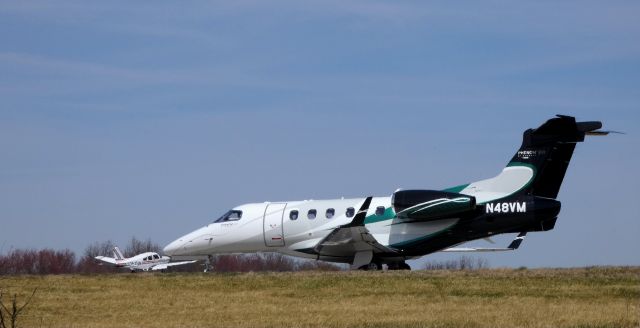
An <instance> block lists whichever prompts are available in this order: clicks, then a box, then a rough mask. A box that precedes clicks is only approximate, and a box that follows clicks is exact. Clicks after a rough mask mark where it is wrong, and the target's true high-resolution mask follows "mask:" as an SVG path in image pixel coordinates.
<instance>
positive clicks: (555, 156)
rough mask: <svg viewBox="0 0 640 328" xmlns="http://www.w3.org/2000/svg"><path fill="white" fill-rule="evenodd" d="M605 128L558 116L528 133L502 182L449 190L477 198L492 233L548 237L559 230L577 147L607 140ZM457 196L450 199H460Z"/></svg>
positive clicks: (499, 177) (495, 179) (497, 179)
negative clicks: (561, 195)
mask: <svg viewBox="0 0 640 328" xmlns="http://www.w3.org/2000/svg"><path fill="white" fill-rule="evenodd" d="M601 127H602V123H600V122H596V121H594V122H576V119H575V118H574V117H571V116H564V115H558V116H557V117H555V118H552V119H550V120H548V121H546V122H545V123H544V124H542V125H541V126H539V127H538V128H535V129H528V130H526V131H525V132H524V135H523V138H522V146H521V147H520V149H519V150H518V151H517V152H516V154H515V155H514V156H513V158H512V159H511V161H509V164H508V165H507V167H505V168H504V169H503V170H502V172H501V173H500V174H498V175H497V176H495V177H493V178H491V179H486V180H481V181H476V182H473V183H470V184H467V185H461V186H458V187H453V188H449V189H446V190H445V192H449V193H459V194H463V195H466V196H472V197H473V200H475V203H473V202H470V204H471V203H473V204H477V210H478V211H480V212H481V213H484V214H485V219H486V220H489V221H491V222H494V223H492V225H491V229H492V232H500V233H504V232H526V231H547V230H551V229H553V228H554V226H555V223H556V220H557V217H558V214H559V213H560V207H561V203H560V202H559V201H557V200H556V197H557V196H558V192H559V191H560V185H561V184H562V180H563V179H564V176H565V173H566V172H567V168H568V167H569V162H570V161H571V156H572V155H573V151H574V149H575V147H576V143H578V142H582V141H584V139H585V136H587V135H606V134H608V133H609V131H600V130H599V129H600V128H601ZM459 194H452V195H451V196H450V197H451V198H453V197H457V196H460V195H459Z"/></svg>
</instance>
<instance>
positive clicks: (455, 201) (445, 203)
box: [391, 190, 476, 220]
mask: <svg viewBox="0 0 640 328" xmlns="http://www.w3.org/2000/svg"><path fill="white" fill-rule="evenodd" d="M391 204H392V205H393V209H394V210H395V212H396V215H397V217H398V218H400V219H416V220H438V219H442V218H445V217H449V216H451V215H455V214H460V213H463V212H468V211H472V210H474V209H475V208H476V198H475V197H473V196H469V195H463V194H458V193H454V192H447V191H439V190H400V191H396V192H395V193H394V194H393V197H392V198H391Z"/></svg>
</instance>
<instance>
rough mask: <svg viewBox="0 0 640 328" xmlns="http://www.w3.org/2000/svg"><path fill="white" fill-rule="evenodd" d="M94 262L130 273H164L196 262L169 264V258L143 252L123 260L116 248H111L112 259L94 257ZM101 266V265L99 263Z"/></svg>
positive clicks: (118, 249)
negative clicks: (178, 266)
mask: <svg viewBox="0 0 640 328" xmlns="http://www.w3.org/2000/svg"><path fill="white" fill-rule="evenodd" d="M95 259H96V260H98V261H101V262H103V263H107V264H109V265H113V266H115V267H118V268H127V269H129V270H131V272H135V271H136V270H140V271H150V270H151V271H157V270H161V271H164V270H166V269H167V268H169V267H172V266H177V265H184V264H190V263H194V262H196V261H182V262H171V258H170V257H169V256H160V255H158V253H155V252H145V253H141V254H138V255H136V256H132V257H129V258H125V257H124V255H122V252H121V251H120V248H118V246H115V247H114V248H113V257H108V256H96V257H95ZM100 264H102V263H100Z"/></svg>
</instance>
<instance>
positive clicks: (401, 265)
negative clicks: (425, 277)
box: [398, 262, 411, 270]
mask: <svg viewBox="0 0 640 328" xmlns="http://www.w3.org/2000/svg"><path fill="white" fill-rule="evenodd" d="M398 269H399V270H411V266H410V265H409V264H407V263H405V262H401V263H399V264H398Z"/></svg>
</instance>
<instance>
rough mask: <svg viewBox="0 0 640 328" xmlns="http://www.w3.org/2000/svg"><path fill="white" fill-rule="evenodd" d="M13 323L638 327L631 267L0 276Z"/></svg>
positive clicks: (638, 286) (637, 288) (636, 278)
mask: <svg viewBox="0 0 640 328" xmlns="http://www.w3.org/2000/svg"><path fill="white" fill-rule="evenodd" d="M35 287H37V288H38V293H37V294H36V297H35V298H34V300H33V301H32V304H30V305H29V307H28V308H27V309H26V310H25V316H24V317H23V318H22V321H21V322H20V323H21V324H22V326H23V327H282V326H285V327H638V326H639V325H640V313H639V311H640V268H585V269H553V270H551V269H545V270H506V269H505V270H480V271H466V272H465V271H458V272H450V271H414V272H301V273H264V274H262V273H260V274H254V273H248V274H247V273H245V274H129V273H123V274H111V275H109V274H104V275H62V276H3V277H0V288H3V289H5V290H7V289H8V290H9V291H10V292H12V293H13V292H17V293H19V294H21V295H27V294H29V293H30V292H31V291H32V290H33V288H35Z"/></svg>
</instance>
